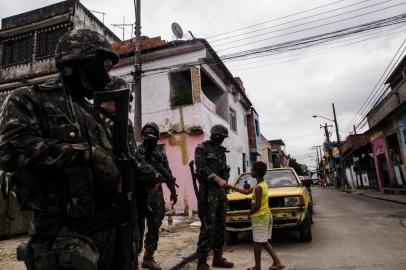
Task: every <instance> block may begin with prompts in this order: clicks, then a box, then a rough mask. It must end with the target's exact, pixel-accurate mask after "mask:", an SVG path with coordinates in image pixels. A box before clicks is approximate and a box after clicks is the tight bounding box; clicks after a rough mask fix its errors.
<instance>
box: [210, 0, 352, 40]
mask: <svg viewBox="0 0 406 270" xmlns="http://www.w3.org/2000/svg"><path fill="white" fill-rule="evenodd" d="M344 1H346V0H340V1H335V2H332V3H329V4H325V5H321V6H318V7H314V8H311V9H307V10H303V11H299V12H296V13H292V14H290V15H287V16H282V17H278V18H275V19H272V20H268V21H264V22H261V23H257V24H253V25H250V26H246V27H242V28H237V29H234V30H231V31H227V32H222V33H218V34H215V35H212V36H208V37H206V39H210V38H213V37H217V36H221V35H225V34H229V33H235V32H238V31H241V30H245V29H249V28H253V27H255V26H258V25H262V24H266V23H270V22H274V21H279V20H282V19H286V18H289V17H293V16H296V15H299V14H303V13H306V12H309V11H313V10H317V9H320V8H323V7H327V6H331V5H334V4H337V3H340V2H344Z"/></svg>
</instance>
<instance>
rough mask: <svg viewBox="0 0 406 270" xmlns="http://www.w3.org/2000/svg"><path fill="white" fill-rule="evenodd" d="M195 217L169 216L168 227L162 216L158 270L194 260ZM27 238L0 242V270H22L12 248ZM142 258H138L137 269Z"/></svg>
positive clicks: (166, 218) (170, 268) (166, 220)
mask: <svg viewBox="0 0 406 270" xmlns="http://www.w3.org/2000/svg"><path fill="white" fill-rule="evenodd" d="M195 221H196V217H194V218H193V219H191V220H189V218H188V217H187V216H173V217H172V224H171V225H169V223H170V222H168V217H167V216H166V217H165V219H164V221H163V222H162V226H161V233H160V237H159V245H158V250H157V252H156V253H155V259H156V261H157V262H158V263H159V264H160V265H161V267H162V269H165V270H175V269H179V268H180V267H181V266H182V265H184V264H186V263H188V262H190V261H191V260H193V259H194V257H195V250H196V243H197V239H198V237H199V228H200V226H199V222H195ZM28 239H29V237H28V236H27V235H23V236H16V237H13V238H11V239H6V240H0V269H7V270H24V269H26V268H25V266H24V263H23V262H18V261H17V260H16V248H17V246H18V244H19V243H21V242H26V241H28ZM141 262H142V255H140V256H139V269H143V268H141Z"/></svg>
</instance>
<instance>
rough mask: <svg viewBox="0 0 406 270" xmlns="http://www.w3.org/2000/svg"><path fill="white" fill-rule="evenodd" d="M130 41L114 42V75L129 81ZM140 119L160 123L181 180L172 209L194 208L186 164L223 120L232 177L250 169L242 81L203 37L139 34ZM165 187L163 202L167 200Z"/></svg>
mask: <svg viewBox="0 0 406 270" xmlns="http://www.w3.org/2000/svg"><path fill="white" fill-rule="evenodd" d="M133 45H134V43H133V42H131V41H130V42H129V41H126V42H122V43H119V44H116V45H114V47H115V49H116V51H117V52H118V53H119V54H120V55H121V61H120V63H119V64H118V65H117V66H116V67H115V68H114V69H113V71H112V75H116V76H119V77H122V78H125V79H126V80H127V81H128V82H129V83H132V82H133V77H132V75H131V71H132V70H133V63H134V58H133V48H134V47H133ZM142 62H143V70H144V73H143V77H142V122H143V124H145V123H147V122H150V121H153V122H156V123H157V124H158V125H159V128H160V131H161V134H162V136H161V139H160V141H159V143H160V144H161V145H162V147H163V148H164V149H165V151H166V154H167V156H168V160H169V163H170V167H171V170H172V172H173V174H174V176H175V177H176V178H177V182H178V184H179V189H178V193H179V199H178V204H177V205H176V210H179V211H184V210H187V209H189V208H192V209H196V207H197V204H196V198H195V195H194V191H193V186H192V180H191V174H190V170H189V167H188V164H189V162H190V161H191V160H193V159H194V149H195V147H196V146H197V145H198V144H199V143H201V142H202V141H204V140H206V139H208V138H209V137H210V129H211V127H212V126H213V125H215V124H222V125H224V126H226V127H227V128H228V130H229V138H227V139H226V140H225V142H224V145H225V146H226V147H227V149H228V150H229V152H228V153H227V162H228V165H229V166H230V168H231V171H230V181H232V180H233V179H235V178H236V177H237V175H238V174H239V173H241V172H243V171H245V170H247V168H249V166H250V161H249V155H250V148H249V140H248V130H247V125H248V121H247V114H250V113H251V107H252V104H251V102H250V100H249V99H248V97H247V96H246V94H245V92H244V90H243V89H242V88H241V86H240V84H239V83H237V81H236V80H235V79H234V78H233V77H232V75H231V74H230V72H229V71H228V69H227V68H226V67H225V66H224V65H223V64H222V62H221V60H220V59H219V58H218V56H217V54H216V53H215V52H214V50H213V49H212V48H211V46H210V45H209V44H208V43H207V41H205V40H203V39H194V40H189V41H172V42H164V41H160V40H159V39H152V41H151V39H146V38H144V39H143V51H142ZM168 195H169V194H168V192H167V190H166V189H165V196H166V201H167V202H169V199H168Z"/></svg>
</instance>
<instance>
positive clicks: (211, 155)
mask: <svg viewBox="0 0 406 270" xmlns="http://www.w3.org/2000/svg"><path fill="white" fill-rule="evenodd" d="M202 145H203V148H204V155H205V158H206V163H207V165H208V167H209V169H210V170H211V171H212V172H214V173H215V174H216V175H218V176H219V177H221V178H223V179H224V180H228V178H229V177H230V167H229V166H227V160H226V148H225V147H223V146H215V145H213V143H211V142H210V141H205V142H203V143H202ZM198 177H199V176H198ZM199 178H200V177H199Z"/></svg>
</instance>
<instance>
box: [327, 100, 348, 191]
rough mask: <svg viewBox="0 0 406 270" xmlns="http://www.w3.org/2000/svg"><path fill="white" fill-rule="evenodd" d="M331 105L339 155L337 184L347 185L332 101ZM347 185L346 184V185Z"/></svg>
mask: <svg viewBox="0 0 406 270" xmlns="http://www.w3.org/2000/svg"><path fill="white" fill-rule="evenodd" d="M331 105H332V106H333V115H334V125H335V128H336V135H337V144H338V154H339V155H340V181H339V186H340V185H341V184H345V185H347V181H346V177H345V172H344V162H343V155H342V152H341V140H340V133H339V130H338V123H337V116H336V109H335V107H334V103H332V104H331ZM347 186H348V185H347Z"/></svg>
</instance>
